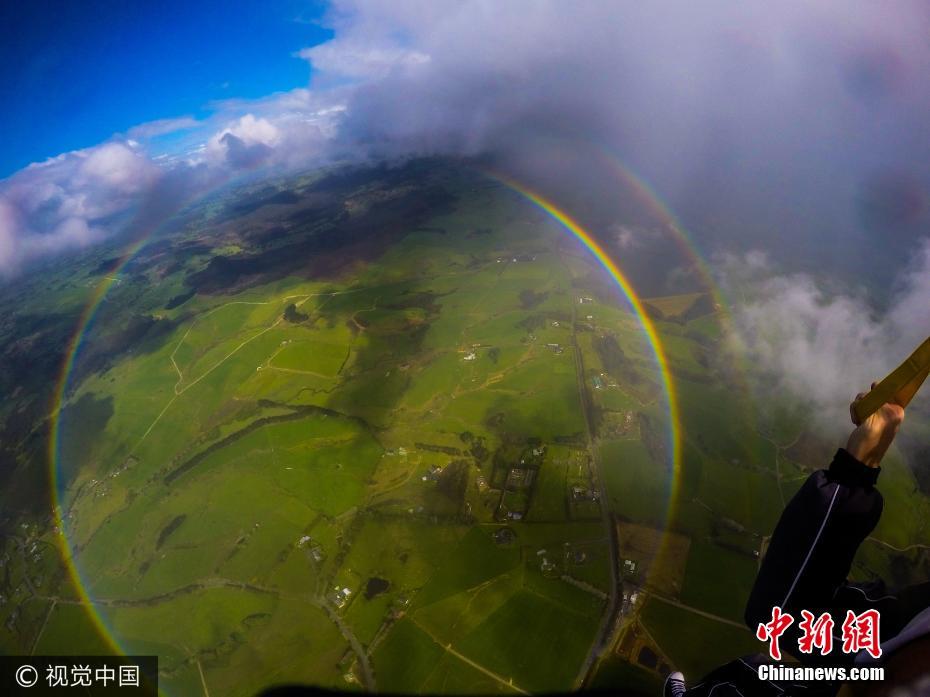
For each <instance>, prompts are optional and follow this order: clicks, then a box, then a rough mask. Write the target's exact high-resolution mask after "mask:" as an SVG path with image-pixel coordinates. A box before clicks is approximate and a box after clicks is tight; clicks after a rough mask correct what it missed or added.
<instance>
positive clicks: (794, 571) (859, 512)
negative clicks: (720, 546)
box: [745, 449, 883, 631]
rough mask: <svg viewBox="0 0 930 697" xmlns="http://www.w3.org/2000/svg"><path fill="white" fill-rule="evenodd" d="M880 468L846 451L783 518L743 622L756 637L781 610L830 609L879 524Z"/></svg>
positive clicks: (818, 474) (817, 474)
mask: <svg viewBox="0 0 930 697" xmlns="http://www.w3.org/2000/svg"><path fill="white" fill-rule="evenodd" d="M880 471H881V470H880V468H870V467H866V466H865V465H864V464H862V463H861V462H859V460H857V459H856V458H854V457H853V456H852V455H850V454H849V453H848V452H846V451H845V450H843V449H840V450H838V451H837V452H836V455H835V456H834V458H833V462H832V463H831V464H830V469H828V470H818V471H816V472H814V473H813V474H812V475H811V476H810V477H808V479H807V481H806V482H805V483H804V485H803V486H802V487H801V489H800V490H799V491H798V493H797V494H795V495H794V498H792V499H791V501H789V502H788V505H787V506H786V507H785V510H784V512H783V513H782V516H781V519H780V520H779V521H778V525H777V526H776V527H775V532H774V533H773V534H772V539H771V541H770V543H769V546H768V551H767V552H766V555H765V559H764V560H763V561H762V566H761V568H760V569H759V574H758V576H756V582H755V584H754V585H753V588H752V592H751V593H750V595H749V602H748V603H747V606H746V614H745V619H746V623H747V624H748V625H749V628H750V629H751V630H753V631H755V629H756V627H757V626H758V625H759V623H760V622H768V621H770V620H771V619H772V608H773V607H774V606H776V605H777V606H779V607H780V608H781V609H782V610H784V611H786V612H791V613H792V614H795V615H796V618H797V613H799V612H800V610H802V609H804V610H810V611H812V612H814V611H817V610H820V611H823V610H826V609H829V607H830V603H831V601H832V599H833V596H834V594H835V593H836V590H837V588H838V587H839V586H840V585H841V584H842V583H843V582H844V581H845V580H846V576H847V575H848V574H849V570H850V568H851V567H852V561H853V557H854V556H855V554H856V550H857V549H858V548H859V545H860V544H862V541H863V540H864V539H865V538H866V537H868V535H869V533H871V532H872V530H873V529H874V528H875V526H876V525H877V524H878V519H879V518H880V517H881V514H882V505H883V501H882V495H881V493H879V491H878V489H876V488H875V482H876V480H877V479H878V474H879V472H880Z"/></svg>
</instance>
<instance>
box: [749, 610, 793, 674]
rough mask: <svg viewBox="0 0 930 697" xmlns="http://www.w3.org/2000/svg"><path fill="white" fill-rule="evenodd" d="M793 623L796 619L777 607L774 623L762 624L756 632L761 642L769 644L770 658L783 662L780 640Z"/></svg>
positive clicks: (773, 612) (773, 615) (773, 614)
mask: <svg viewBox="0 0 930 697" xmlns="http://www.w3.org/2000/svg"><path fill="white" fill-rule="evenodd" d="M793 623H794V617H792V616H791V615H789V614H787V613H782V611H781V608H780V607H778V606H777V605H776V606H775V607H773V608H772V621H771V622H767V623H766V624H760V625H759V628H758V629H757V630H756V638H757V639H758V640H759V641H767V642H769V656H771V657H772V658H774V659H775V660H776V661H780V660H781V649H780V648H779V647H778V639H779V637H780V636H781V635H782V634H784V633H785V632H786V631H787V629H788V627H790V626H791V625H792V624H793Z"/></svg>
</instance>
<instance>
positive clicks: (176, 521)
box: [155, 513, 187, 549]
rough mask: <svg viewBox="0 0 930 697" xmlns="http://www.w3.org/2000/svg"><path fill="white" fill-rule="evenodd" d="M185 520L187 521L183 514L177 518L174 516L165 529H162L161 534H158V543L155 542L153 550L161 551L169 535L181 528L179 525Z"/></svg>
mask: <svg viewBox="0 0 930 697" xmlns="http://www.w3.org/2000/svg"><path fill="white" fill-rule="evenodd" d="M185 520H187V515H186V514H183V513H182V514H181V515H179V516H175V517H174V518H172V519H171V522H170V523H168V524H167V525H166V526H165V527H163V528H162V529H161V532H160V533H158V541H157V542H155V549H161V546H162V545H163V544H165V542H166V541H167V539H168V538H169V537H171V534H172V533H173V532H174V531H175V530H177V529H178V528H179V527H181V525H182V524H183V523H184V521H185Z"/></svg>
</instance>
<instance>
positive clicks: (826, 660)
mask: <svg viewBox="0 0 930 697" xmlns="http://www.w3.org/2000/svg"><path fill="white" fill-rule="evenodd" d="M880 471H881V469H880V468H870V467H866V466H865V465H864V464H862V463H861V462H859V460H857V459H856V458H854V457H853V456H852V455H850V454H849V453H848V452H846V451H845V450H843V449H840V450H838V451H837V452H836V455H835V456H834V458H833V462H832V463H831V464H830V468H829V469H827V470H818V471H816V472H814V473H813V474H812V475H811V476H810V477H808V479H807V481H806V482H805V483H804V485H803V486H802V487H801V489H800V490H799V491H798V492H797V494H795V495H794V497H793V498H792V499H791V501H790V502H789V503H788V505H787V506H786V507H785V510H784V512H783V513H782V516H781V519H780V520H779V521H778V525H777V526H776V527H775V532H774V533H773V534H772V539H771V542H770V544H769V547H768V551H767V553H766V555H765V559H764V560H763V562H762V566H761V568H760V569H759V574H758V575H757V576H756V582H755V584H754V585H753V588H752V592H751V593H750V595H749V602H748V603H747V605H746V613H745V620H746V624H748V625H749V628H750V629H751V630H752V631H753V632H755V631H756V628H757V627H758V626H759V624H761V623H767V622H769V621H770V620H771V619H772V608H773V607H775V606H778V607H780V608H781V609H782V610H783V611H784V612H787V613H790V614H791V615H792V616H793V617H794V618H795V621H794V623H793V624H792V625H791V626H790V628H789V629H788V630H787V631H786V632H785V634H783V635H782V637H781V640H780V646H781V650H782V651H783V652H787V653H790V654H792V655H793V656H795V657H796V658H797V659H798V660H799V661H800V662H801V663H802V664H804V665H813V666H816V665H823V666H844V665H846V666H848V665H851V664H852V663H853V661H854V660H855V656H854V655H853V654H847V653H843V652H842V651H841V650H840V648H839V647H840V645H841V644H842V636H841V634H842V633H841V629H840V627H841V624H842V622H843V620H844V619H845V617H846V611H847V610H852V611H854V612H855V613H856V614H857V615H858V614H860V613H862V612H864V611H865V610H869V609H876V610H878V611H879V612H880V616H881V621H880V638H881V640H882V641H885V640H886V639H888V638H890V637H893V636H894V635H896V634H897V633H898V632H900V631H901V629H903V628H904V626H905V625H906V624H907V623H908V622H909V621H910V620H911V619H912V618H913V617H914V616H915V615H916V614H917V613H919V612H920V611H922V610H924V609H925V608H927V607H928V606H930V583H922V584H919V585H917V586H911V587H909V588H906V589H904V590H902V591H900V592H897V593H894V594H891V593H889V592H888V591H887V590H886V589H885V587H884V583H882V582H881V581H877V582H874V583H869V584H858V583H850V582H849V581H848V580H847V576H848V574H849V571H850V569H851V568H852V562H853V557H855V555H856V551H857V550H858V549H859V545H861V544H862V542H863V540H865V538H866V537H868V536H869V534H870V533H871V532H872V530H874V529H875V526H876V525H877V524H878V519H879V518H880V517H881V514H882V506H883V503H884V502H883V499H882V495H881V493H880V492H879V491H878V489H876V488H875V483H876V481H877V480H878V475H879V472H880ZM801 610H809V611H811V612H812V613H814V615H815V616H819V615H820V614H821V613H822V612H829V613H830V614H831V615H832V616H833V619H834V620H835V622H836V625H835V626H834V630H833V634H834V647H833V651H832V652H831V653H830V654H829V655H827V656H823V655H821V654H820V652H819V651H818V650H817V649H814V651H813V652H812V653H810V654H804V653H801V652H800V651H799V650H798V638H799V636H800V634H801V632H800V630H799V628H798V624H799V622H800V619H801ZM763 663H774V661H772V660H771V659H770V658H769V657H768V656H767V655H762V654H759V655H755V656H745V657H743V658H740V659H737V660H735V661H732V662H730V663H727V664H726V665H724V666H721V667H719V668H717V669H715V670H714V671H713V672H711V673H710V674H709V675H707V676H706V677H705V678H704V679H702V680H701V681H699V682H698V683H696V684H694V685H693V686H691V687H690V688H689V689H688V692H687V697H701V696H702V695H709V694H711V693H713V695H714V697H731V696H736V695H743V696H744V697H749V696H750V695H760V696H761V695H791V694H799V695H814V694H821V693H822V694H825V695H830V694H834V693H835V692H836V691H837V690H838V688H839V685H837V684H835V683H824V682H820V683H807V684H801V683H781V682H778V681H775V682H770V681H763V680H760V679H759V677H758V674H757V668H758V666H759V665H761V664H763Z"/></svg>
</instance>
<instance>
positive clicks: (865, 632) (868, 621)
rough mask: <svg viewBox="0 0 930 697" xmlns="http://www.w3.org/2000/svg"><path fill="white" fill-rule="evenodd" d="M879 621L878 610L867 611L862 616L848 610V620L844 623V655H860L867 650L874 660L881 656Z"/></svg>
mask: <svg viewBox="0 0 930 697" xmlns="http://www.w3.org/2000/svg"><path fill="white" fill-rule="evenodd" d="M878 620H879V615H878V610H866V611H865V612H863V613H862V614H861V615H857V614H856V613H854V612H853V611H852V610H847V611H846V619H845V620H844V621H843V653H858V652H859V651H861V650H862V649H865V650H866V651H868V652H869V655H870V656H871V657H872V658H878V657H879V656H881V655H882V647H881V646H879V644H878Z"/></svg>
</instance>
